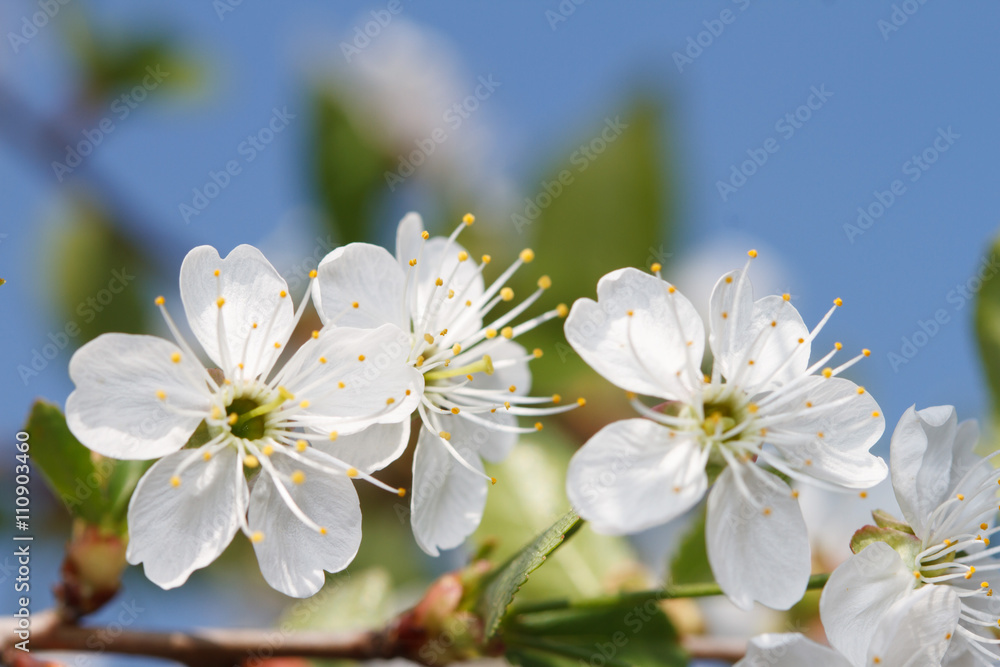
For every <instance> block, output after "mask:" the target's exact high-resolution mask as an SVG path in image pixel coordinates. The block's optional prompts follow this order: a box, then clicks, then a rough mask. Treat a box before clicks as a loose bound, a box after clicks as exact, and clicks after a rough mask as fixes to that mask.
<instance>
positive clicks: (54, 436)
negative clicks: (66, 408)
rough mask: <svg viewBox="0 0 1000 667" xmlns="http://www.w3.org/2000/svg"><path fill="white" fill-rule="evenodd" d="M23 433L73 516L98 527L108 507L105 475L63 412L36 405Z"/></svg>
mask: <svg viewBox="0 0 1000 667" xmlns="http://www.w3.org/2000/svg"><path fill="white" fill-rule="evenodd" d="M24 430H25V431H26V432H27V433H28V434H29V435H30V436H31V450H30V452H29V453H30V455H31V458H32V460H33V461H34V462H35V464H36V465H37V466H38V469H39V470H41V472H42V476H43V477H44V478H45V481H46V482H48V484H49V487H50V488H51V489H52V490H53V492H54V493H55V495H56V497H58V498H59V499H60V500H62V502H63V503H64V504H65V505H66V507H67V508H68V509H69V511H70V512H71V513H72V514H73V515H74V516H78V517H81V518H83V519H86V520H87V521H88V522H90V523H93V524H98V523H100V522H101V519H102V518H103V517H104V513H105V510H106V509H107V505H106V502H105V499H104V494H103V493H102V490H101V488H100V481H101V478H102V475H101V474H100V472H99V471H98V469H97V466H95V465H94V460H93V459H92V458H91V454H90V450H89V449H87V448H86V447H84V446H83V445H82V444H80V441H79V440H77V439H76V438H74V437H73V434H72V433H70V431H69V428H68V427H67V426H66V418H65V417H63V414H62V411H61V410H60V409H59V408H58V407H56V406H55V405H52V404H51V403H47V402H45V401H42V400H38V401H35V404H34V405H33V406H32V407H31V413H30V414H29V416H28V423H27V424H26V425H25V427H24Z"/></svg>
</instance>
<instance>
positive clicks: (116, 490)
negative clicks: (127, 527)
mask: <svg viewBox="0 0 1000 667" xmlns="http://www.w3.org/2000/svg"><path fill="white" fill-rule="evenodd" d="M105 460H106V461H110V459H105ZM152 465H153V461H115V462H114V468H112V470H111V475H110V476H109V477H108V481H107V484H106V490H105V496H106V497H107V509H106V512H105V514H106V516H107V518H108V519H109V520H110V521H111V522H113V523H115V524H118V525H124V523H125V518H126V513H127V512H128V502H129V500H131V499H132V492H133V491H135V486H136V484H138V483H139V479H140V478H141V477H142V476H143V475H144V474H146V471H147V470H149V468H150V466H152Z"/></svg>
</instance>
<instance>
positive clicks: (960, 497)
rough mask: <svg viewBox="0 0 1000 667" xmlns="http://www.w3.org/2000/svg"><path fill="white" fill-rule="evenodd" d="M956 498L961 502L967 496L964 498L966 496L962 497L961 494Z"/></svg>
mask: <svg viewBox="0 0 1000 667" xmlns="http://www.w3.org/2000/svg"><path fill="white" fill-rule="evenodd" d="M955 497H956V498H958V499H959V500H965V496H964V495H962V494H961V493H960V494H958V495H957V496H955Z"/></svg>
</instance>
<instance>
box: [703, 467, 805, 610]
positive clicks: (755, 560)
mask: <svg viewBox="0 0 1000 667" xmlns="http://www.w3.org/2000/svg"><path fill="white" fill-rule="evenodd" d="M737 476H739V477H738V478H737ZM746 494H749V497H747V495H746ZM705 542H706V544H707V546H708V560H709V563H711V565H712V572H713V573H714V574H715V580H716V581H717V582H718V583H719V587H720V588H722V590H723V592H724V593H725V594H726V595H727V596H728V597H729V599H730V600H732V602H733V604H735V605H736V606H737V607H739V608H740V609H743V610H745V611H749V610H750V609H752V608H753V602H754V601H755V600H756V601H757V602H760V603H761V604H763V605H765V606H767V607H770V608H772V609H788V608H790V607H791V606H792V605H793V604H795V603H796V602H798V601H799V600H800V599H801V598H802V595H803V594H804V593H805V590H806V586H807V584H808V582H809V572H810V560H809V536H808V533H807V531H806V524H805V521H804V520H803V518H802V511H801V509H800V508H799V503H798V501H797V500H796V499H795V497H794V496H793V495H792V490H791V489H790V488H788V485H787V484H785V482H783V481H782V480H781V478H779V477H777V476H775V475H772V474H771V473H769V472H767V471H765V470H762V469H760V468H758V467H756V466H755V465H753V464H749V465H742V464H741V465H738V467H736V468H734V467H733V466H729V467H727V468H726V469H725V470H724V471H723V472H722V474H721V475H719V478H718V480H716V482H715V486H714V487H713V488H712V491H711V493H709V494H708V516H707V520H706V523H705Z"/></svg>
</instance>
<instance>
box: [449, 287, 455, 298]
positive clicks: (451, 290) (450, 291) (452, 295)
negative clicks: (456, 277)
mask: <svg viewBox="0 0 1000 667" xmlns="http://www.w3.org/2000/svg"><path fill="white" fill-rule="evenodd" d="M454 296H455V290H453V289H450V290H448V298H449V299H451V298H454Z"/></svg>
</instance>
